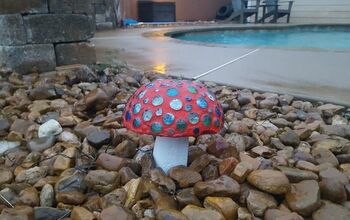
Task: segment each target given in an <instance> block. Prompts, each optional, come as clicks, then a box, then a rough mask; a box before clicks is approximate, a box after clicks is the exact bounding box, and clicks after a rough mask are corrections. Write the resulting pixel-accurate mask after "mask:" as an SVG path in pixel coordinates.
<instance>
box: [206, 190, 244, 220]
mask: <svg viewBox="0 0 350 220" xmlns="http://www.w3.org/2000/svg"><path fill="white" fill-rule="evenodd" d="M203 206H204V207H205V208H207V209H213V210H215V211H217V212H220V213H221V214H222V215H223V216H224V217H225V218H226V219H236V218H237V211H238V207H239V206H238V205H237V203H235V202H234V201H233V200H232V199H231V198H229V197H209V196H208V197H206V198H205V200H204V203H203Z"/></svg>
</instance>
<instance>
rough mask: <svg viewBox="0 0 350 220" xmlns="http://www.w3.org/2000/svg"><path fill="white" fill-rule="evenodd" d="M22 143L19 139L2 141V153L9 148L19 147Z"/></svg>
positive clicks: (0, 144)
mask: <svg viewBox="0 0 350 220" xmlns="http://www.w3.org/2000/svg"><path fill="white" fill-rule="evenodd" d="M20 145H21V142H19V141H0V154H3V153H5V152H6V151H8V150H11V149H14V148H17V147H19V146H20Z"/></svg>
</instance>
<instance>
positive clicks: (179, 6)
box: [122, 0, 231, 21]
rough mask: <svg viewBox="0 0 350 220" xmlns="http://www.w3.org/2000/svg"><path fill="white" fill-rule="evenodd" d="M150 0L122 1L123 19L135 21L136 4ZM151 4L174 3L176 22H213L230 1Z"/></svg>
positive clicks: (181, 0)
mask: <svg viewBox="0 0 350 220" xmlns="http://www.w3.org/2000/svg"><path fill="white" fill-rule="evenodd" d="M139 1H150V0H123V1H122V9H123V11H124V16H123V17H125V18H132V19H135V20H137V19H138V14H137V3H138V2H139ZM152 2H175V4H176V20H177V21H197V20H205V21H210V20H214V19H215V16H216V12H217V11H218V10H219V8H220V7H221V6H223V5H226V4H230V3H231V0H152Z"/></svg>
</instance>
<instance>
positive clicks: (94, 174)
mask: <svg viewBox="0 0 350 220" xmlns="http://www.w3.org/2000/svg"><path fill="white" fill-rule="evenodd" d="M84 180H85V183H86V185H87V187H89V188H90V189H92V190H94V191H96V192H99V193H102V194H106V193H109V192H111V191H112V190H114V189H115V188H117V187H119V185H120V175H119V174H118V173H117V172H114V171H106V170H91V171H89V173H88V174H87V175H86V176H85V179H84Z"/></svg>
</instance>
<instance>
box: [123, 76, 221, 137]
mask: <svg viewBox="0 0 350 220" xmlns="http://www.w3.org/2000/svg"><path fill="white" fill-rule="evenodd" d="M223 117H224V116H223V111H222V108H221V106H220V104H219V103H218V101H217V100H216V98H215V95H214V94H213V93H211V92H210V91H209V90H208V89H207V88H205V86H204V85H203V84H202V83H198V82H192V81H187V80H156V81H155V82H152V83H149V84H147V85H143V86H141V88H139V89H138V90H137V91H136V92H135V94H134V95H133V96H132V97H131V98H130V99H129V101H128V103H127V104H126V107H125V111H124V115H123V118H124V122H123V123H124V126H125V127H126V128H128V129H130V130H132V131H134V132H137V133H141V134H151V135H155V136H163V137H189V136H198V135H201V134H213V133H217V132H219V131H220V129H221V128H222V126H223V121H224V120H223Z"/></svg>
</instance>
